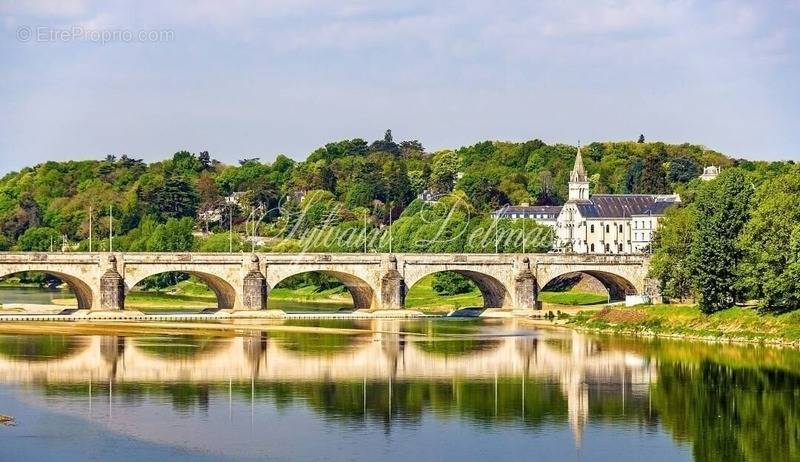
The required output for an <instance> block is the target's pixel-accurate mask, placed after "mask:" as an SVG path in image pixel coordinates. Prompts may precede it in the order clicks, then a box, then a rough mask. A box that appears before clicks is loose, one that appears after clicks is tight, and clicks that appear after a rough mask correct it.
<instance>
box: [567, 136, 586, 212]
mask: <svg viewBox="0 0 800 462" xmlns="http://www.w3.org/2000/svg"><path fill="white" fill-rule="evenodd" d="M567 200H568V201H572V202H574V201H585V200H589V179H588V178H587V177H586V170H585V169H584V168H583V157H582V156H581V143H580V141H579V142H578V155H577V156H575V166H574V167H572V173H570V174H569V197H568V199H567Z"/></svg>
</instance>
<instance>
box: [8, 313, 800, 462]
mask: <svg viewBox="0 0 800 462" xmlns="http://www.w3.org/2000/svg"><path fill="white" fill-rule="evenodd" d="M187 332H194V333H187ZM92 334H96V332H93V333H92ZM117 334H118V335H113V336H112V335H89V332H88V331H80V330H77V329H76V328H71V329H69V331H64V330H62V331H60V332H59V334H58V335H50V334H48V335H18V334H14V333H9V332H6V333H3V334H0V413H2V414H7V415H13V416H14V417H16V419H17V424H16V426H7V427H2V426H0V460H3V461H5V460H26V461H38V460H41V461H48V462H52V461H54V460H58V461H79V460H80V461H83V460H111V459H113V460H117V461H126V460H171V461H183V460H187V461H188V460H191V461H211V460H232V461H242V460H282V461H295V460H333V461H339V460H357V461H362V460H363V461H376V460H378V461H395V460H396V461H404V462H407V461H409V460H412V461H426V460H492V461H502V460H523V459H525V460H559V461H561V460H567V461H570V460H587V461H589V460H591V461H614V462H620V461H628V460H630V461H641V460H643V459H645V460H647V461H648V462H655V461H676V460H698V461H712V460H713V461H716V460H719V461H737V460H750V461H761V460H763V461H789V460H794V461H797V460H800V415H798V414H800V353H799V352H797V351H793V350H778V349H768V348H759V347H755V346H749V347H735V346H723V345H706V344H698V343H684V342H674V341H636V340H631V339H625V338H614V337H594V336H585V335H580V334H575V333H572V332H570V331H566V330H537V329H534V328H530V327H526V326H524V325H522V324H520V323H519V322H518V321H505V322H500V321H463V320H462V321H456V320H449V321H447V320H437V321H392V320H375V321H337V322H328V321H317V322H298V321H276V322H275V323H274V324H271V325H269V326H268V327H267V328H265V329H263V330H247V329H246V328H245V327H244V326H243V328H242V330H237V331H232V330H218V331H217V330H209V331H202V332H198V331H175V332H170V331H167V330H164V329H160V330H154V331H152V332H151V331H148V330H147V329H143V328H138V329H136V330H132V329H131V330H130V331H129V332H118V333H117Z"/></svg>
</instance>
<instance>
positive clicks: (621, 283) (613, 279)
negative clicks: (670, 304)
mask: <svg viewBox="0 0 800 462" xmlns="http://www.w3.org/2000/svg"><path fill="white" fill-rule="evenodd" d="M578 274H586V275H589V276H591V277H593V278H595V279H597V280H598V281H600V283H601V284H602V285H603V287H605V289H606V290H607V291H608V296H609V299H610V300H612V301H620V300H625V296H626V295H634V294H638V293H639V291H638V290H637V288H636V285H635V284H634V283H633V282H631V281H630V280H629V279H628V278H626V277H625V276H623V275H620V274H616V273H613V272H610V271H600V270H591V269H581V270H579V271H569V272H566V273H562V274H558V275H555V276H552V277H550V278H549V279H547V280H541V281H539V291H546V290H547V289H548V288H550V287H553V286H554V285H555V284H557V283H558V282H559V281H561V280H563V279H564V278H568V277H572V276H576V275H578Z"/></svg>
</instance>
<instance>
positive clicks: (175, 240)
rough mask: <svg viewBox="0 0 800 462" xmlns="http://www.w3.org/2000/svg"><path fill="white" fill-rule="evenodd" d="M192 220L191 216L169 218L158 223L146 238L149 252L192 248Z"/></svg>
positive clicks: (177, 250)
mask: <svg viewBox="0 0 800 462" xmlns="http://www.w3.org/2000/svg"><path fill="white" fill-rule="evenodd" d="M193 230H194V221H193V220H192V219H191V218H188V217H184V218H181V219H176V218H170V219H168V220H167V222H166V223H165V224H163V225H158V227H156V229H155V231H154V232H153V234H152V235H151V236H150V238H149V239H148V240H147V250H148V251H150V252H188V251H190V250H192V249H193V248H194V235H193V234H192V231H193Z"/></svg>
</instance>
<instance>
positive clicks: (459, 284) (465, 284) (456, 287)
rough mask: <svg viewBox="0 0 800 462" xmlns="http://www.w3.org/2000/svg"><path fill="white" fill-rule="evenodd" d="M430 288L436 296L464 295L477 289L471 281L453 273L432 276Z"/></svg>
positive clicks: (445, 272)
mask: <svg viewBox="0 0 800 462" xmlns="http://www.w3.org/2000/svg"><path fill="white" fill-rule="evenodd" d="M431 288H432V289H433V291H434V292H436V294H437V295H458V294H466V293H469V292H472V291H473V290H475V289H477V286H476V285H475V283H474V282H472V280H470V279H469V278H468V277H466V276H463V275H461V274H458V273H455V272H453V271H442V272H440V273H436V274H434V275H433V281H432V282H431Z"/></svg>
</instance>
